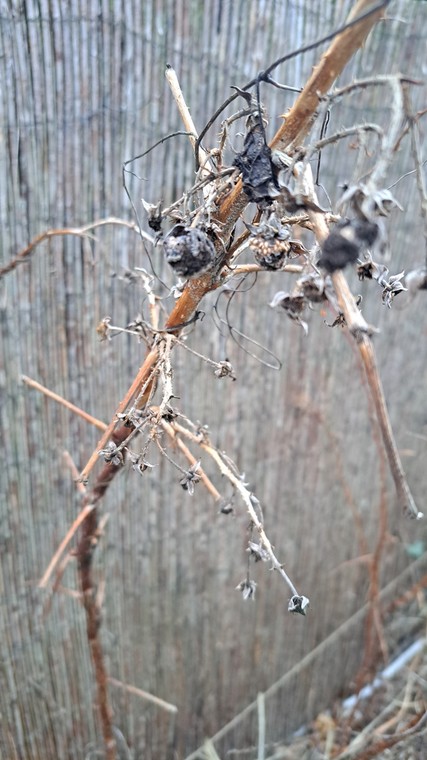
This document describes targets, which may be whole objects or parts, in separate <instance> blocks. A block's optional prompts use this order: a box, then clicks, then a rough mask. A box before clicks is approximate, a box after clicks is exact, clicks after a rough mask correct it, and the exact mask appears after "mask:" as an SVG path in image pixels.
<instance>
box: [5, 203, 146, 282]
mask: <svg viewBox="0 0 427 760" xmlns="http://www.w3.org/2000/svg"><path fill="white" fill-rule="evenodd" d="M109 224H112V225H119V226H121V227H127V228H128V229H130V230H133V231H134V232H137V233H138V235H142V236H143V237H144V238H145V240H147V242H149V243H153V242H154V238H153V237H152V236H151V235H149V234H148V233H147V232H144V231H140V229H139V227H138V225H137V224H135V222H127V221H126V220H125V219H117V218H116V217H114V216H110V217H107V218H106V219H97V220H96V221H94V222H89V224H84V225H83V226H82V227H64V228H62V229H57V230H46V231H45V232H41V233H40V234H39V235H36V237H35V238H33V239H32V240H31V242H30V243H28V245H27V246H25V248H23V249H22V251H19V253H17V254H16V256H14V257H13V259H11V261H9V262H8V263H7V264H5V266H3V267H1V268H0V279H1V278H2V277H4V275H5V274H8V273H9V272H11V271H12V270H13V269H16V267H17V266H18V265H19V264H22V263H23V262H24V261H26V260H27V259H28V258H29V257H30V255H31V254H32V252H33V251H34V249H35V248H37V246H38V245H40V243H43V242H44V241H45V240H50V239H51V238H54V237H64V236H65V235H71V236H74V237H86V238H89V239H92V240H95V236H94V235H91V234H90V233H89V230H94V229H96V228H97V227H104V226H105V225H109Z"/></svg>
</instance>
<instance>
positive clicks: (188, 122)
mask: <svg viewBox="0 0 427 760" xmlns="http://www.w3.org/2000/svg"><path fill="white" fill-rule="evenodd" d="M165 76H166V79H167V81H168V84H169V87H170V88H171V92H172V95H173V97H174V99H175V103H176V104H177V106H178V110H179V113H180V116H181V119H182V121H183V124H184V126H185V129H186V131H187V132H191V133H192V134H191V135H189V139H190V142H191V144H192V146H193V148H195V146H196V140H197V131H196V127H195V124H194V121H193V119H192V117H191V114H190V111H189V109H188V106H187V103H186V102H185V99H184V95H183V94H182V90H181V86H180V84H179V81H178V77H177V75H176V71H175V69H173V68H172V67H171V66H168V68H167V69H166V73H165ZM198 159H199V164H200V166H202V167H206V164H207V162H208V161H209V154H208V153H206V151H205V150H203V148H201V147H199V155H198ZM203 172H205V173H209V172H208V170H207V168H205V169H204V170H203ZM203 172H202V173H203Z"/></svg>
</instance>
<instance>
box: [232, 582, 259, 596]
mask: <svg viewBox="0 0 427 760" xmlns="http://www.w3.org/2000/svg"><path fill="white" fill-rule="evenodd" d="M236 591H241V592H242V596H243V599H245V600H246V599H255V591H256V583H255V581H251V580H250V579H249V578H245V580H244V581H242V582H241V583H239V585H238V586H236Z"/></svg>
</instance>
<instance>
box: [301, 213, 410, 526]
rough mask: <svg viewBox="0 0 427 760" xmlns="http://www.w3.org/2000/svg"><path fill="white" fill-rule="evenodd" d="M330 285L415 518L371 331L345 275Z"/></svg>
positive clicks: (321, 235) (402, 496) (319, 223)
mask: <svg viewBox="0 0 427 760" xmlns="http://www.w3.org/2000/svg"><path fill="white" fill-rule="evenodd" d="M310 218H311V222H312V225H313V230H314V232H315V235H316V238H317V240H318V242H319V243H322V242H323V241H324V240H325V239H326V238H327V236H328V234H329V229H328V226H327V224H326V221H325V219H324V217H323V214H320V213H319V212H315V211H311V212H310ZM331 277H332V282H333V285H334V288H335V292H336V294H337V298H338V303H339V306H340V309H341V311H342V313H343V314H344V317H345V321H346V324H347V327H348V329H349V331H350V333H351V334H352V335H353V337H354V338H355V341H356V345H357V348H358V351H359V355H360V358H361V360H362V364H363V367H364V370H365V373H366V379H367V381H368V385H369V388H370V391H371V395H372V399H373V402H374V406H375V411H376V414H377V418H378V422H379V425H380V428H381V433H382V437H383V443H384V447H385V450H386V454H387V458H388V462H389V466H390V470H391V474H392V476H393V480H394V484H395V488H396V494H397V497H398V500H399V503H400V506H401V507H402V509H403V511H404V512H405V514H407V515H409V516H410V517H414V518H416V519H419V518H421V517H422V513H421V512H419V511H418V509H417V507H416V504H415V501H414V498H413V496H412V494H411V491H410V488H409V486H408V482H407V480H406V475H405V471H404V469H403V466H402V461H401V459H400V455H399V451H398V448H397V446H396V442H395V440H394V435H393V429H392V427H391V422H390V417H389V414H388V410H387V405H386V402H385V397H384V391H383V387H382V383H381V379H380V375H379V371H378V366H377V361H376V357H375V351H374V347H373V344H372V341H371V338H370V335H369V334H370V332H371V331H372V330H371V328H370V327H369V325H368V324H367V323H366V321H365V319H364V317H363V315H362V313H361V312H360V311H359V309H358V307H357V305H356V302H355V300H354V297H353V295H352V293H351V290H350V288H349V286H348V283H347V280H346V278H345V275H344V274H343V272H342V271H335V272H333V273H332V275H331Z"/></svg>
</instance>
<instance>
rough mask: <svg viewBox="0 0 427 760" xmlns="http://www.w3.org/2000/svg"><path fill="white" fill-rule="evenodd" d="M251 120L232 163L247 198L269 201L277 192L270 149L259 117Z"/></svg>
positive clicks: (258, 201) (256, 201)
mask: <svg viewBox="0 0 427 760" xmlns="http://www.w3.org/2000/svg"><path fill="white" fill-rule="evenodd" d="M252 121H253V124H252V126H251V128H250V129H249V132H248V133H247V135H246V137H245V142H244V147H243V150H242V152H241V153H238V155H237V156H236V158H235V159H234V162H233V163H234V166H237V168H238V169H239V171H240V172H241V174H242V182H243V190H244V192H245V193H246V195H247V196H248V198H249V200H250V201H254V202H255V203H260V202H263V201H267V202H271V200H272V199H273V198H275V197H276V196H277V195H278V194H279V188H278V185H277V181H276V178H275V171H274V165H273V162H272V159H271V149H270V148H269V147H268V145H267V143H266V142H265V135H264V130H263V127H262V124H261V121H260V119H259V117H258V118H257V119H254V120H252Z"/></svg>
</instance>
